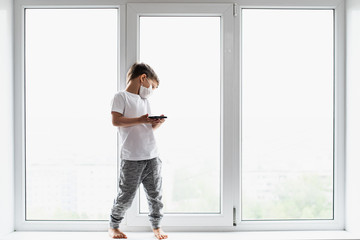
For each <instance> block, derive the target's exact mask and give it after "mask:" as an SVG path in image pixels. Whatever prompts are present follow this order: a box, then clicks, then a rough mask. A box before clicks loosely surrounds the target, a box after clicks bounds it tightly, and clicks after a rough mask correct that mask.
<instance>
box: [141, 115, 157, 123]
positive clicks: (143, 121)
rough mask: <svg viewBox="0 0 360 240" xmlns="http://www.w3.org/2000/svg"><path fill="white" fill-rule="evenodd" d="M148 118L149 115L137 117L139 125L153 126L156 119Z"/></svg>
mask: <svg viewBox="0 0 360 240" xmlns="http://www.w3.org/2000/svg"><path fill="white" fill-rule="evenodd" d="M148 117H149V114H145V115H142V116H141V117H139V122H140V123H151V124H154V123H155V122H156V121H157V120H158V119H151V118H148Z"/></svg>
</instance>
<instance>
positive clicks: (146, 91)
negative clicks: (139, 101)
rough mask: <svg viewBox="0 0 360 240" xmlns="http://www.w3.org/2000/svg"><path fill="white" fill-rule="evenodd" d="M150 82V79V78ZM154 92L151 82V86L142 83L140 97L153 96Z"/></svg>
mask: <svg viewBox="0 0 360 240" xmlns="http://www.w3.org/2000/svg"><path fill="white" fill-rule="evenodd" d="M148 82H149V80H148ZM149 84H150V82H149ZM152 93H153V89H152V86H151V84H150V87H148V88H146V87H144V86H143V85H140V92H139V94H140V97H142V98H148V97H150V96H151V94H152Z"/></svg>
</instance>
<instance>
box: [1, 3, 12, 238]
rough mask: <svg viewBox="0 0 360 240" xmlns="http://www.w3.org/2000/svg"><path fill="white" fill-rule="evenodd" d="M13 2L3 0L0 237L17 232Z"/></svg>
mask: <svg viewBox="0 0 360 240" xmlns="http://www.w3.org/2000/svg"><path fill="white" fill-rule="evenodd" d="M13 120H14V119H13V1H12V0H0V237H1V236H3V235H6V234H8V233H10V232H12V231H13V230H14V167H13V163H14V157H13V151H14V146H13V142H14V141H13Z"/></svg>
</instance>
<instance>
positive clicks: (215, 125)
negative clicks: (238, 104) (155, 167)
mask: <svg viewBox="0 0 360 240" xmlns="http://www.w3.org/2000/svg"><path fill="white" fill-rule="evenodd" d="M220 20H221V19H220V17H146V16H145V17H140V61H143V62H146V63H148V64H150V66H152V67H153V68H154V69H156V70H155V71H156V72H157V74H158V75H159V77H160V87H159V89H158V90H156V93H155V94H154V95H153V96H152V97H151V99H150V102H151V106H152V111H153V112H154V113H155V114H161V113H164V114H165V115H167V116H168V119H167V121H166V124H164V125H163V126H162V127H161V128H159V130H157V133H156V135H157V139H158V146H159V148H160V154H161V155H160V156H161V159H162V160H163V166H162V175H163V179H164V181H163V192H164V194H163V201H164V213H165V214H166V213H168V214H171V213H220V211H221V208H220V205H221V202H220V201H221V195H220V192H221V185H220V183H221V181H220V177H221V174H220V172H221V169H220V168H221V154H220V151H221V140H220V139H221V134H220V131H221V123H220V119H221V111H220V110H221V109H220V103H221V98H220V92H221V75H220V67H221V61H220V52H221V50H220V47H221V45H220V34H221V29H220ZM200 29H201V31H199V30H200ZM154 36H156V37H154ZM189 36H191V37H189ZM175 46H176V47H175ZM164 99H166V101H164ZM207 116H208V117H207ZM204 118H207V120H206V121H204ZM179 126H181V128H179ZM140 193H141V194H140V213H148V206H147V201H146V196H145V193H144V192H143V191H141V192H140Z"/></svg>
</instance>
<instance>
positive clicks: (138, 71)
mask: <svg viewBox="0 0 360 240" xmlns="http://www.w3.org/2000/svg"><path fill="white" fill-rule="evenodd" d="M142 74H146V76H147V77H148V78H150V79H152V80H154V81H156V82H157V84H158V85H159V78H158V76H157V75H156V73H155V71H154V70H153V69H152V68H151V67H150V66H149V65H147V64H146V63H138V62H136V63H134V64H133V65H132V66H131V67H130V69H129V71H128V72H127V82H129V81H131V80H132V79H134V78H137V77H138V76H140V75H142Z"/></svg>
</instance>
